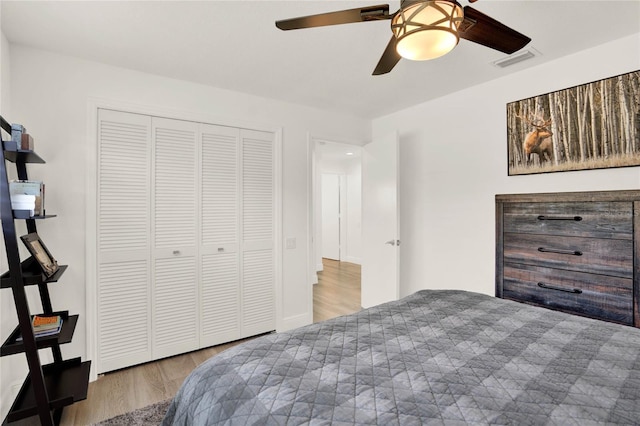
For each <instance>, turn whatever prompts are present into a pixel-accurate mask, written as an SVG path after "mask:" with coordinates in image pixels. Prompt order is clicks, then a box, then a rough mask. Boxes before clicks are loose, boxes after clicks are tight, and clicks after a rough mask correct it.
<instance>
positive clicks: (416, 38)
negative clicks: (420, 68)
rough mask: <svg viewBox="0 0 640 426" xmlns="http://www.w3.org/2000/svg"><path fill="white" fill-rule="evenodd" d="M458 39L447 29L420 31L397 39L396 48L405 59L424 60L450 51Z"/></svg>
mask: <svg viewBox="0 0 640 426" xmlns="http://www.w3.org/2000/svg"><path fill="white" fill-rule="evenodd" d="M458 40H459V38H458V36H457V35H456V34H452V33H450V32H447V31H438V30H436V31H433V30H432V31H420V32H416V33H413V34H411V36H410V37H405V38H403V39H400V40H398V43H397V45H396V50H397V51H398V54H399V55H400V56H402V57H403V58H405V59H410V60H412V61H426V60H429V59H436V58H439V57H440V56H443V55H446V54H447V53H449V52H451V51H452V50H453V48H454V47H456V45H457V44H458Z"/></svg>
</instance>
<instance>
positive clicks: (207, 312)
mask: <svg viewBox="0 0 640 426" xmlns="http://www.w3.org/2000/svg"><path fill="white" fill-rule="evenodd" d="M239 281H240V271H239V268H238V254H237V252H228V253H224V252H222V253H215V254H207V255H203V256H202V288H201V294H202V296H201V298H200V304H201V306H202V323H201V324H202V325H201V331H200V333H201V346H203V347H206V346H213V345H218V344H221V343H225V342H229V341H232V340H237V339H240V338H241V337H242V336H241V335H240V304H241V300H240V286H239V285H238V284H239Z"/></svg>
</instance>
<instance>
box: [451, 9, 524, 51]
mask: <svg viewBox="0 0 640 426" xmlns="http://www.w3.org/2000/svg"><path fill="white" fill-rule="evenodd" d="M458 33H459V34H460V38H464V39H465V40H469V41H472V42H474V43H478V44H481V45H483V46H487V47H490V48H492V49H495V50H499V51H500V52H504V53H508V54H511V53H514V52H516V51H518V50H520V49H522V48H523V47H524V46H526V45H527V44H528V43H529V42H530V41H531V39H530V38H529V37H527V36H526V35H524V34H521V33H519V32H517V31H516V30H514V29H511V28H509V27H507V26H506V25H504V24H502V23H500V22H498V21H496V20H495V19H493V18H491V17H490V16H487V15H485V14H484V13H482V12H479V11H477V10H476V9H474V8H472V7H470V6H465V8H464V21H462V23H461V24H460V28H459V29H458Z"/></svg>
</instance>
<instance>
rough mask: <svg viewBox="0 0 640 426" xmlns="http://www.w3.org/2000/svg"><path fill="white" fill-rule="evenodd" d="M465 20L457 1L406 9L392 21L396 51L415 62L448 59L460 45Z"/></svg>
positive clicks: (432, 2)
mask: <svg viewBox="0 0 640 426" xmlns="http://www.w3.org/2000/svg"><path fill="white" fill-rule="evenodd" d="M463 19H464V15H463V11H462V7H460V5H459V4H458V3H456V2H455V1H447V0H434V1H424V2H419V3H414V4H412V5H410V6H407V7H406V8H404V9H401V10H400V11H398V13H397V14H396V16H394V17H393V20H392V21H391V30H392V31H393V34H394V35H395V37H396V50H397V52H398V54H399V55H400V56H402V57H403V58H406V59H411V60H414V61H424V60H427V59H435V58H438V57H440V56H442V55H445V54H447V53H449V52H450V51H451V50H452V49H453V48H454V47H456V45H457V44H458V41H459V40H460V37H459V36H458V27H459V26H460V23H461V22H462V20H463Z"/></svg>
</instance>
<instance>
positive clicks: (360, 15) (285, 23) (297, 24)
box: [276, 4, 393, 30]
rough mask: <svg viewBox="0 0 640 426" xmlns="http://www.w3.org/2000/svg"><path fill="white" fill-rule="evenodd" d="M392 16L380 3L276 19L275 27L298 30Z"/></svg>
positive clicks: (386, 5)
mask: <svg viewBox="0 0 640 426" xmlns="http://www.w3.org/2000/svg"><path fill="white" fill-rule="evenodd" d="M392 17H393V15H389V5H388V4H380V5H377V6H368V7H360V8H357V9H349V10H340V11H338V12H329V13H321V14H319V15H310V16H301V17H299V18H291V19H283V20H281V21H276V27H278V28H280V29H281V30H299V29H302V28H313V27H324V26H327V25H340V24H350V23H353V22H365V21H379V20H384V19H391V18H392Z"/></svg>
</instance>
